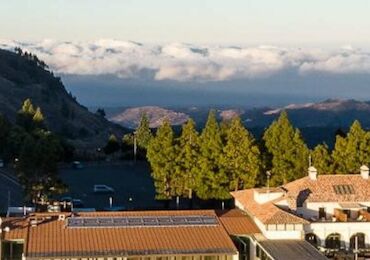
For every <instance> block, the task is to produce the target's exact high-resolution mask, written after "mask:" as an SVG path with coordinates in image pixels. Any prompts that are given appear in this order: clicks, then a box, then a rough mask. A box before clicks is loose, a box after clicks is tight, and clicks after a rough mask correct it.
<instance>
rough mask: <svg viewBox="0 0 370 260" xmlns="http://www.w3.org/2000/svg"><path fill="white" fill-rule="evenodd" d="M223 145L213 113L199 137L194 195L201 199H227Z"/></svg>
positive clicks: (227, 187)
mask: <svg viewBox="0 0 370 260" xmlns="http://www.w3.org/2000/svg"><path fill="white" fill-rule="evenodd" d="M222 149H223V144H222V140H221V131H220V127H219V125H218V123H217V120H216V114H215V111H213V110H212V111H211V112H210V113H209V116H208V120H207V123H206V126H205V127H204V129H203V131H202V134H201V135H200V158H199V168H200V169H199V176H198V178H197V188H196V193H197V195H198V197H199V198H201V199H227V198H229V197H230V195H229V182H228V178H227V175H226V173H225V171H224V170H223V169H222V166H221V156H222Z"/></svg>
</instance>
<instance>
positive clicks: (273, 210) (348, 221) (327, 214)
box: [232, 166, 370, 256]
mask: <svg viewBox="0 0 370 260" xmlns="http://www.w3.org/2000/svg"><path fill="white" fill-rule="evenodd" d="M232 196H233V197H234V198H235V205H236V206H237V207H238V208H240V209H241V210H243V211H245V212H246V213H247V214H248V215H249V216H250V217H251V218H252V219H253V220H254V222H255V223H256V225H257V226H258V227H259V229H260V230H261V232H262V234H263V236H264V237H265V238H267V239H268V240H269V242H268V243H271V241H278V240H306V241H308V242H309V243H311V244H312V245H314V246H315V247H317V248H318V249H319V250H321V251H322V252H324V253H325V254H326V255H327V256H334V255H339V254H345V255H353V254H355V253H357V255H358V256H364V255H367V254H369V253H370V213H369V212H370V180H369V168H368V167H367V166H362V167H361V169H360V174H347V175H318V174H317V170H316V169H315V168H314V167H310V168H309V170H308V176H306V177H304V178H301V179H298V180H295V181H293V182H290V183H287V184H286V185H283V186H281V187H277V188H271V189H267V188H260V189H258V188H257V189H247V190H241V191H236V192H232ZM262 244H263V243H262ZM264 247H265V248H268V246H267V245H266V244H265V246H264Z"/></svg>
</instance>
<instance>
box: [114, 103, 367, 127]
mask: <svg viewBox="0 0 370 260" xmlns="http://www.w3.org/2000/svg"><path fill="white" fill-rule="evenodd" d="M210 109H211V108H210V107H185V108H176V107H172V108H161V107H154V106H145V107H135V108H121V109H116V110H115V111H114V112H111V113H110V116H109V118H110V120H112V121H113V122H116V123H119V124H121V125H123V126H125V127H129V128H135V127H136V126H137V124H138V122H139V120H140V117H141V115H142V114H143V113H146V114H147V115H148V117H149V118H150V124H151V127H153V128H156V127H158V126H159V125H160V124H161V122H162V121H163V119H164V118H168V119H169V120H170V122H171V123H172V124H173V125H180V124H182V123H184V122H185V121H186V120H187V119H188V117H191V118H193V119H194V120H195V121H196V122H197V124H198V125H200V126H201V125H203V124H204V123H205V121H206V119H207V115H208V112H209V110H210ZM215 109H216V111H217V115H218V117H219V119H220V120H229V119H231V118H232V117H234V116H236V115H239V116H240V117H241V118H242V120H243V122H244V123H245V124H246V125H247V126H248V127H251V128H256V127H262V128H264V127H266V126H268V125H269V124H270V123H271V122H272V121H273V120H274V119H275V118H276V117H277V116H278V115H279V114H280V112H281V111H283V110H286V111H287V112H288V114H289V118H290V119H291V121H292V122H293V124H294V125H295V126H297V127H300V128H307V127H332V128H348V127H349V126H350V125H351V124H352V122H353V121H354V120H356V119H357V120H359V121H360V122H361V123H362V124H363V126H364V127H370V102H366V101H358V100H353V99H351V100H342V99H328V100H325V101H322V102H318V103H305V104H290V105H288V106H285V107H278V108H270V107H261V108H252V109H251V108H243V107H218V108H215ZM108 111H109V110H108Z"/></svg>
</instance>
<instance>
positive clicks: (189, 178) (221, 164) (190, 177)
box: [147, 111, 370, 200]
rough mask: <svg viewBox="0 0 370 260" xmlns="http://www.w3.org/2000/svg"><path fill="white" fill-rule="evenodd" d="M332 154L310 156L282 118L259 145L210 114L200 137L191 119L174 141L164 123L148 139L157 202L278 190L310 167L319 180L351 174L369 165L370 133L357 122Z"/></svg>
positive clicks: (236, 123)
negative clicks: (268, 175)
mask: <svg viewBox="0 0 370 260" xmlns="http://www.w3.org/2000/svg"><path fill="white" fill-rule="evenodd" d="M336 138H337V140H336V144H335V148H334V150H333V151H330V150H329V147H328V146H327V145H326V144H319V145H317V146H316V147H315V148H314V149H312V150H311V151H310V150H309V149H308V147H307V145H306V144H305V142H304V140H303V138H302V136H301V134H300V131H299V130H298V129H296V128H294V127H293V126H292V124H291V123H290V121H289V118H288V115H287V113H286V112H282V113H281V115H280V117H279V118H278V119H277V120H275V121H274V122H273V123H272V124H271V125H270V127H268V128H267V129H266V130H265V132H264V134H263V136H262V138H261V140H259V141H256V140H255V138H254V137H253V136H252V135H251V134H250V133H249V131H248V130H247V129H246V128H245V127H244V125H243V124H242V122H241V120H240V118H239V117H235V118H233V119H232V120H230V121H224V122H221V123H220V124H219V123H218V122H217V120H216V114H215V112H214V111H211V112H210V114H209V116H208V120H207V122H206V125H205V127H204V128H203V130H202V131H201V133H200V134H199V133H198V132H197V130H196V125H195V123H194V121H193V120H192V119H190V120H189V121H188V122H187V123H185V124H184V125H183V126H182V131H181V133H180V135H179V136H178V137H176V136H174V132H173V130H172V128H171V126H170V125H169V123H168V121H166V122H165V123H164V124H163V125H162V126H161V127H160V128H159V129H158V131H157V134H156V135H155V136H154V137H153V138H151V140H150V142H149V145H148V153H147V159H148V161H149V163H150V165H151V168H152V176H153V179H154V183H155V187H156V191H157V199H170V198H171V197H174V196H180V197H184V198H193V196H194V194H195V195H196V196H197V197H198V198H201V199H205V200H208V199H218V200H224V199H228V198H230V195H229V192H230V191H235V190H239V189H245V188H251V187H256V186H265V185H266V174H265V172H266V171H270V172H271V181H270V185H272V186H278V185H281V184H284V183H286V182H289V181H293V180H295V179H298V178H301V177H303V176H306V175H307V168H308V166H309V164H310V163H311V164H312V165H313V166H315V167H316V168H317V169H318V172H319V174H331V173H355V172H358V170H359V168H360V166H361V165H362V164H369V163H370V132H367V131H365V130H363V129H362V127H361V125H360V123H359V122H357V121H355V122H354V123H353V125H352V127H351V129H350V130H349V132H348V134H346V133H343V134H342V135H339V134H338V135H337V137H336Z"/></svg>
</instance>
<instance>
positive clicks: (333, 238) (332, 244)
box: [325, 233, 340, 249]
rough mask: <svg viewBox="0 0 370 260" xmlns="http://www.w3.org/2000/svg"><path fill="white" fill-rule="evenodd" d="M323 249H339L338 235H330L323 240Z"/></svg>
mask: <svg viewBox="0 0 370 260" xmlns="http://www.w3.org/2000/svg"><path fill="white" fill-rule="evenodd" d="M325 247H326V248H330V249H339V248H340V234H338V233H332V234H330V235H328V236H327V237H326V239H325Z"/></svg>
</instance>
